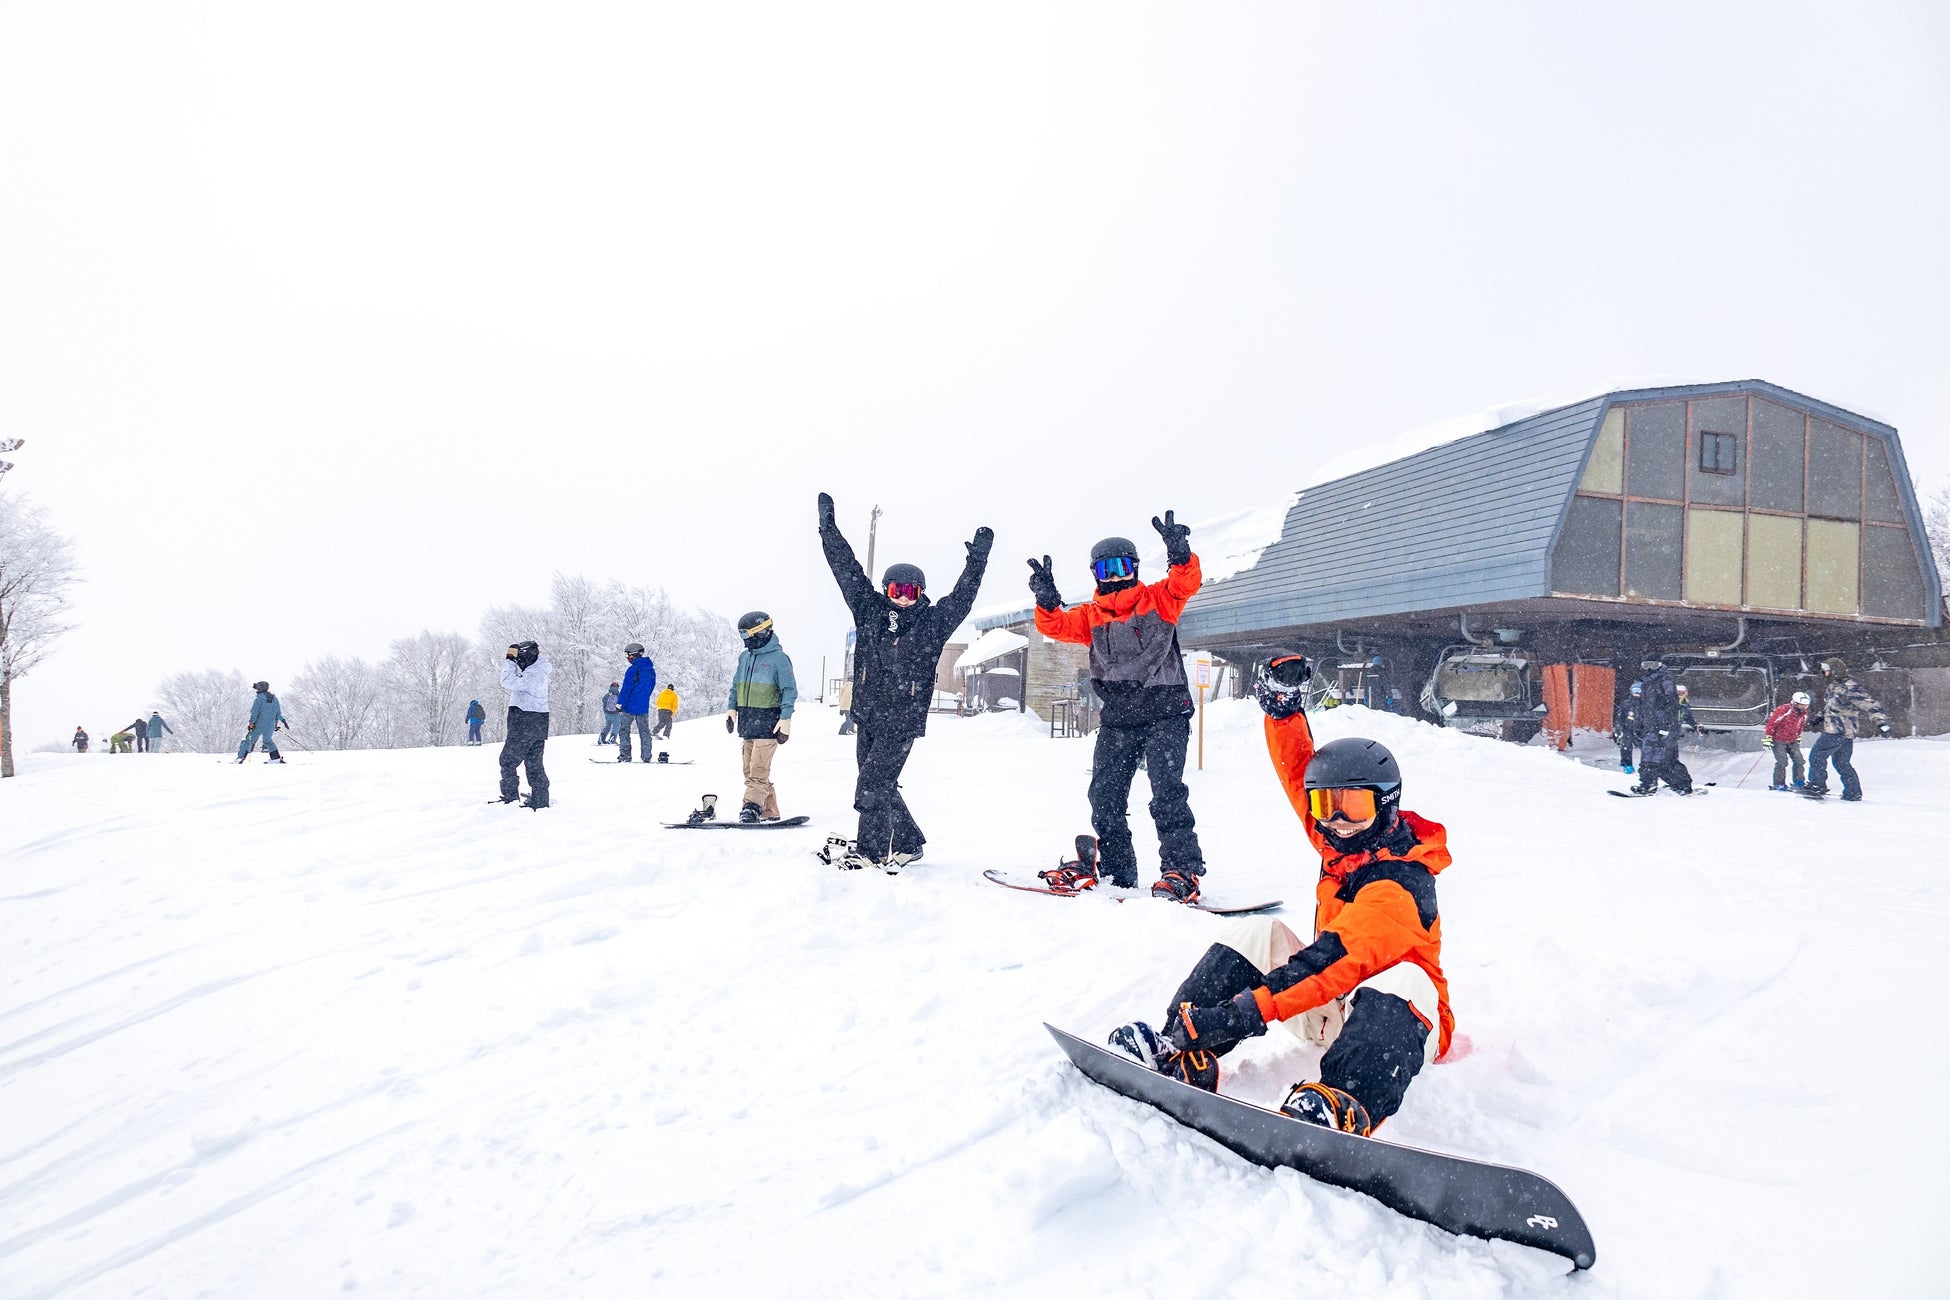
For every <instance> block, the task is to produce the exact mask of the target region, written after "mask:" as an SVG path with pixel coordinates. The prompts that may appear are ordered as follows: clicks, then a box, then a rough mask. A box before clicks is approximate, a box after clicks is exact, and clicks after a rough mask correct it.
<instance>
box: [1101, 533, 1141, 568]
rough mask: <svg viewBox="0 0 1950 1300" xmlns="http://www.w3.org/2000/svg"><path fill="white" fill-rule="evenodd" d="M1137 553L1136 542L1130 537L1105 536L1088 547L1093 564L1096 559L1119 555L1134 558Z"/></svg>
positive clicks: (1111, 557) (1108, 558) (1112, 557)
mask: <svg viewBox="0 0 1950 1300" xmlns="http://www.w3.org/2000/svg"><path fill="white" fill-rule="evenodd" d="M1137 553H1138V549H1137V543H1136V542H1133V541H1132V540H1131V539H1130V538H1128V537H1106V538H1104V540H1103V541H1101V542H1098V543H1097V544H1096V545H1095V546H1093V547H1091V548H1090V560H1091V563H1093V564H1094V563H1095V562H1097V561H1098V560H1114V559H1116V558H1117V557H1118V556H1120V555H1121V556H1124V557H1125V558H1126V559H1131V560H1135V559H1136V558H1137Z"/></svg>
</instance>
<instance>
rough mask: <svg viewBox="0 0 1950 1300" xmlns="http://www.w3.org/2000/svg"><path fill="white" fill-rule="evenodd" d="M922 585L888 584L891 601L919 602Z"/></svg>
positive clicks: (914, 583) (888, 597)
mask: <svg viewBox="0 0 1950 1300" xmlns="http://www.w3.org/2000/svg"><path fill="white" fill-rule="evenodd" d="M920 598H921V584H920V583H918V582H890V583H888V584H887V599H889V600H919V599H920Z"/></svg>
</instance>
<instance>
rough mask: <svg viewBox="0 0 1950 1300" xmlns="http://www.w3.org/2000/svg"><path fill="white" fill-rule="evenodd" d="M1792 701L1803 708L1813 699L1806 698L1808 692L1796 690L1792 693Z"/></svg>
mask: <svg viewBox="0 0 1950 1300" xmlns="http://www.w3.org/2000/svg"><path fill="white" fill-rule="evenodd" d="M1794 702H1795V703H1796V704H1799V705H1800V706H1801V707H1802V708H1804V709H1805V708H1808V707H1809V706H1810V705H1812V704H1813V703H1814V701H1813V700H1811V699H1809V698H1808V693H1807V692H1806V691H1796V692H1795V693H1794Z"/></svg>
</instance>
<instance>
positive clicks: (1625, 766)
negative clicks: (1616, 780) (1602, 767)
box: [1618, 763, 1632, 776]
mask: <svg viewBox="0 0 1950 1300" xmlns="http://www.w3.org/2000/svg"><path fill="white" fill-rule="evenodd" d="M1618 770H1619V771H1621V772H1623V773H1624V774H1625V775H1626V776H1630V775H1631V774H1632V765H1631V764H1630V763H1620V764H1619V765H1618Z"/></svg>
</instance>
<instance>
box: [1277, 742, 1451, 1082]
mask: <svg viewBox="0 0 1950 1300" xmlns="http://www.w3.org/2000/svg"><path fill="white" fill-rule="evenodd" d="M1266 748H1267V751H1268V752H1269V753H1270V754H1271V755H1272V757H1273V770H1274V771H1276V772H1278V773H1279V776H1280V784H1281V785H1282V786H1284V787H1286V797H1287V799H1288V800H1289V801H1290V802H1291V803H1292V804H1293V810H1294V811H1295V812H1297V813H1299V814H1300V824H1301V825H1302V826H1304V827H1305V828H1306V831H1307V838H1308V839H1309V840H1311V841H1312V842H1313V846H1314V848H1315V850H1316V851H1318V852H1319V854H1320V881H1319V883H1318V884H1316V885H1315V886H1314V900H1315V902H1314V941H1313V942H1312V943H1311V944H1309V945H1308V946H1307V947H1305V948H1303V949H1301V950H1300V951H1299V952H1298V953H1296V954H1295V955H1294V957H1293V960H1292V961H1289V962H1288V963H1287V964H1286V965H1284V966H1281V967H1280V968H1279V969H1277V970H1275V971H1272V972H1270V973H1269V974H1268V975H1267V977H1266V983H1265V985H1264V986H1262V987H1261V988H1259V989H1256V990H1255V991H1254V993H1253V997H1254V1000H1255V1001H1256V1002H1258V1004H1259V1013H1260V1015H1261V1016H1262V1017H1264V1018H1265V1019H1266V1021H1267V1023H1269V1024H1270V1023H1272V1022H1273V1021H1275V1020H1285V1019H1287V1018H1289V1017H1291V1016H1297V1015H1300V1014H1302V1013H1304V1012H1307V1011H1311V1010H1313V1009H1314V1008H1315V1007H1318V1006H1322V1005H1324V1004H1326V1003H1328V1002H1330V1001H1332V1000H1333V999H1335V998H1338V997H1344V996H1345V995H1347V994H1349V993H1351V992H1353V991H1354V989H1355V987H1356V986H1357V985H1359V984H1360V983H1361V982H1362V981H1363V980H1366V979H1369V978H1372V977H1373V976H1375V975H1379V974H1380V973H1381V972H1382V971H1385V970H1387V969H1388V968H1389V967H1390V966H1394V965H1396V964H1397V963H1400V962H1405V961H1407V962H1413V963H1415V964H1416V965H1417V966H1420V967H1421V968H1422V969H1423V970H1424V971H1426V972H1427V973H1428V976H1429V979H1430V980H1431V981H1433V982H1434V984H1435V991H1436V999H1437V1004H1438V1007H1439V1009H1440V1016H1441V1024H1440V1025H1430V1026H1429V1028H1431V1029H1434V1030H1436V1031H1437V1033H1438V1034H1439V1037H1438V1038H1437V1046H1436V1055H1437V1056H1438V1057H1439V1056H1441V1055H1442V1054H1443V1053H1445V1052H1447V1051H1448V1050H1449V1041H1450V1039H1451V1038H1452V1037H1453V1036H1454V1034H1455V1031H1456V1020H1455V1017H1454V1016H1453V1015H1451V1014H1450V1011H1449V981H1448V979H1447V978H1445V977H1444V976H1443V974H1442V918H1441V915H1440V914H1439V913H1438V912H1437V911H1436V904H1435V877H1436V875H1437V873H1439V872H1440V871H1442V869H1443V868H1444V867H1447V866H1448V865H1449V848H1448V833H1447V832H1446V831H1444V830H1443V829H1442V827H1441V826H1439V825H1437V824H1436V823H1435V822H1432V821H1428V820H1427V819H1425V818H1422V817H1418V816H1416V815H1415V814H1414V813H1412V812H1407V811H1400V812H1398V813H1397V817H1398V819H1399V820H1398V823H1397V826H1396V830H1395V833H1394V834H1393V835H1391V836H1390V837H1389V838H1388V839H1387V840H1385V841H1384V842H1383V843H1382V844H1380V845H1378V846H1377V847H1375V848H1374V849H1372V850H1367V851H1363V852H1359V853H1348V854H1343V853H1341V852H1340V850H1338V849H1336V848H1335V847H1334V845H1333V844H1332V842H1331V841H1329V840H1328V838H1327V837H1326V836H1325V835H1323V834H1322V833H1321V831H1320V829H1319V827H1317V826H1316V825H1315V824H1314V819H1313V817H1312V815H1311V814H1310V813H1308V811H1307V788H1306V775H1307V764H1308V762H1309V761H1311V760H1312V758H1313V756H1314V738H1313V730H1312V728H1310V727H1309V726H1308V725H1307V718H1306V715H1305V714H1301V713H1296V714H1294V715H1293V716H1292V717H1290V718H1268V719H1266ZM1416 1017H1417V1019H1421V1018H1422V1015H1421V1012H1419V1011H1418V1012H1416Z"/></svg>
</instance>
